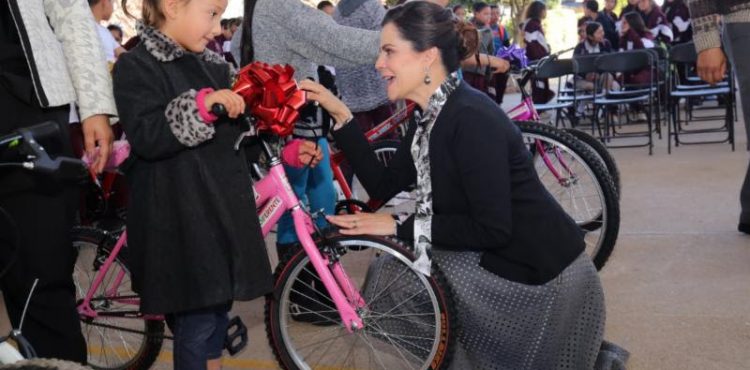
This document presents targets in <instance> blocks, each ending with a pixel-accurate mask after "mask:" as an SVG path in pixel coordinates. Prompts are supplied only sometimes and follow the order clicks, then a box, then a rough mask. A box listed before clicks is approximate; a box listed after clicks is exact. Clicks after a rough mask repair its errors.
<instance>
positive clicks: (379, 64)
mask: <svg viewBox="0 0 750 370" xmlns="http://www.w3.org/2000/svg"><path fill="white" fill-rule="evenodd" d="M429 53H430V50H427V51H424V52H418V51H416V50H414V48H413V47H412V45H411V43H410V42H409V41H407V40H405V39H404V38H403V37H401V33H400V32H399V31H398V28H396V26H395V25H394V24H393V23H389V24H386V25H385V26H384V27H383V30H382V31H381V32H380V55H378V60H377V61H376V62H375V68H376V69H377V70H378V72H380V75H381V76H382V77H383V78H384V79H385V80H386V83H387V92H388V99H390V100H391V101H396V100H399V99H408V98H409V97H413V96H415V93H416V92H417V91H419V90H420V89H423V88H424V87H425V86H427V85H425V84H424V78H425V69H426V68H428V67H429V66H430V64H431V63H430V62H431V61H430V57H429V55H428V54H429ZM411 100H414V99H411Z"/></svg>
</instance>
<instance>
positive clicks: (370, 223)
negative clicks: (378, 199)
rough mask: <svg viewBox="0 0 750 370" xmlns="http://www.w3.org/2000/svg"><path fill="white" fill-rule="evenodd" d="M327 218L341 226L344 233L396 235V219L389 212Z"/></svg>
mask: <svg viewBox="0 0 750 370" xmlns="http://www.w3.org/2000/svg"><path fill="white" fill-rule="evenodd" d="M326 219H328V222H330V223H332V224H334V225H336V226H338V227H340V228H341V229H340V230H339V232H341V234H342V235H383V236H388V235H396V220H394V219H393V217H392V216H391V215H390V214H388V213H357V214H354V215H341V216H326Z"/></svg>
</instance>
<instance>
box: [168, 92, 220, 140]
mask: <svg viewBox="0 0 750 370" xmlns="http://www.w3.org/2000/svg"><path fill="white" fill-rule="evenodd" d="M197 93H198V92H197V91H195V90H193V89H190V90H188V91H186V92H184V93H182V94H181V95H180V96H178V97H176V98H174V99H172V101H170V102H169V104H167V109H166V110H165V111H164V116H165V117H166V118H167V123H168V124H169V129H170V130H172V134H174V136H175V137H176V138H177V140H178V141H179V142H180V143H182V145H185V146H188V147H194V146H198V145H199V144H201V143H203V142H204V141H207V140H210V139H211V138H212V137H214V133H215V130H214V127H213V126H212V125H209V124H206V122H204V121H203V119H202V118H201V116H200V114H199V113H198V105H197V104H196V102H195V97H196V95H197Z"/></svg>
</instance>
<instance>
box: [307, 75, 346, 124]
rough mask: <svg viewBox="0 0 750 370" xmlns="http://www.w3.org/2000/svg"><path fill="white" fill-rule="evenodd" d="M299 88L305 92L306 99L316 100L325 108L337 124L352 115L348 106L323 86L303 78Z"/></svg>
mask: <svg viewBox="0 0 750 370" xmlns="http://www.w3.org/2000/svg"><path fill="white" fill-rule="evenodd" d="M299 88H300V89H301V90H304V91H306V92H307V99H309V100H312V101H316V102H318V103H319V104H320V106H321V107H323V109H325V110H327V111H328V113H329V114H330V115H331V117H333V119H334V120H335V121H336V123H337V124H340V123H342V122H344V121H346V120H348V119H349V118H351V117H352V111H350V110H349V107H347V106H346V104H344V102H342V101H341V99H339V98H337V97H336V96H335V95H333V93H331V91H330V90H328V89H326V88H325V86H323V85H321V84H319V83H317V82H315V81H312V80H304V81H301V82H300V83H299Z"/></svg>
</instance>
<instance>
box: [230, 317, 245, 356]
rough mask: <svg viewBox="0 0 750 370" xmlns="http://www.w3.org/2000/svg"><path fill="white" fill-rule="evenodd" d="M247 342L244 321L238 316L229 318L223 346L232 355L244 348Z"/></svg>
mask: <svg viewBox="0 0 750 370" xmlns="http://www.w3.org/2000/svg"><path fill="white" fill-rule="evenodd" d="M247 343H248V337H247V326H245V323H243V322H242V319H240V317H239V316H235V317H233V318H232V319H231V320H229V327H228V328H227V337H226V339H225V340H224V348H226V350H227V352H229V354H230V355H231V356H234V355H236V354H238V353H239V352H240V351H242V350H243V349H245V347H247Z"/></svg>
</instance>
